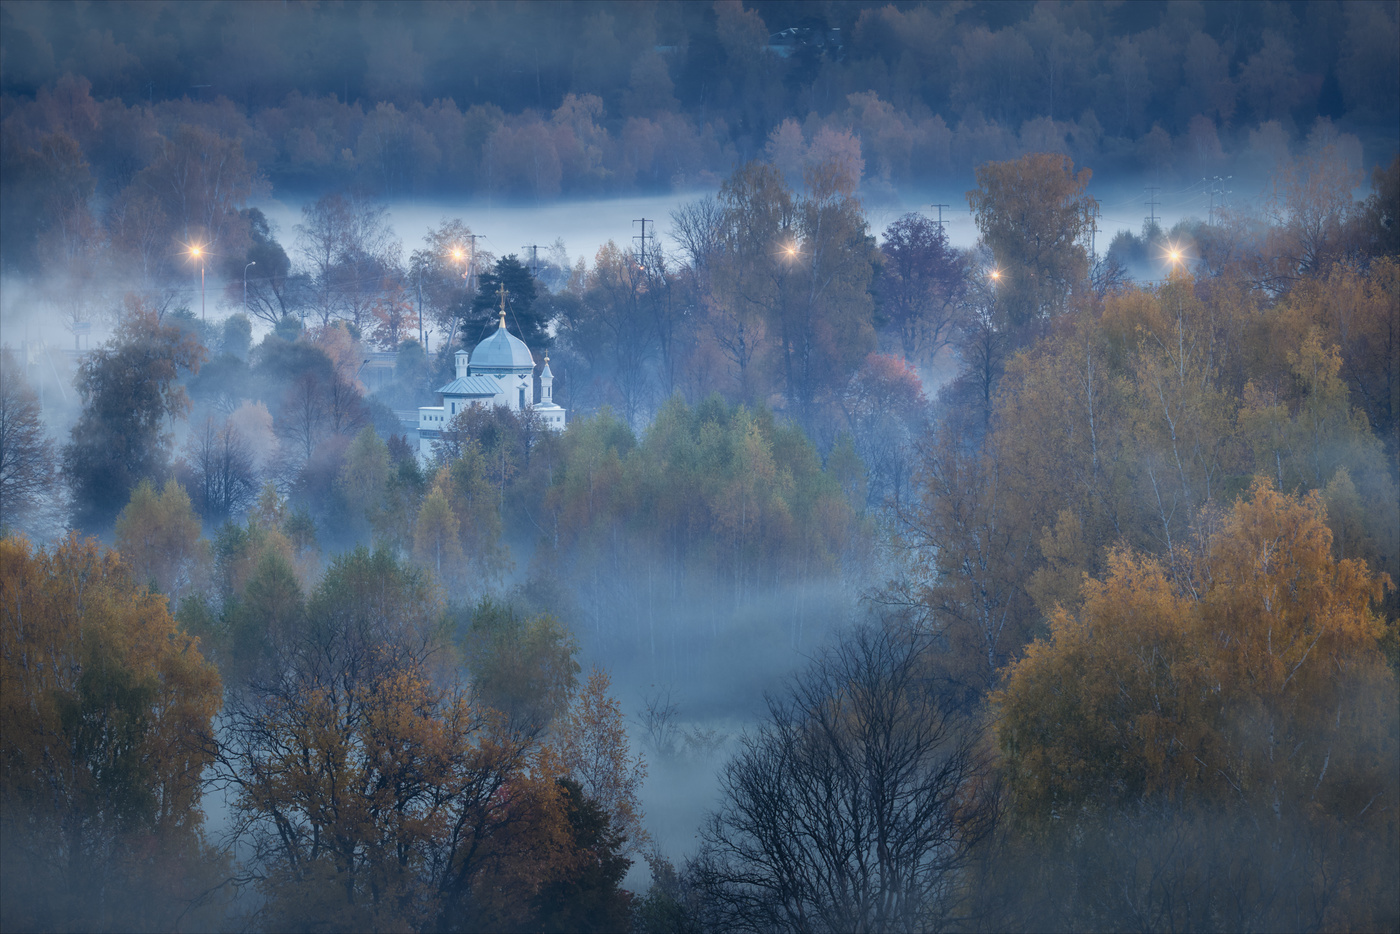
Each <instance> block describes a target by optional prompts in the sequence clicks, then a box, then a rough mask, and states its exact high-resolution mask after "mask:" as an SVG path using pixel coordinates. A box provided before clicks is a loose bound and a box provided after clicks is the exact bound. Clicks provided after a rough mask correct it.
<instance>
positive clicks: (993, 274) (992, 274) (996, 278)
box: [987, 269, 1001, 282]
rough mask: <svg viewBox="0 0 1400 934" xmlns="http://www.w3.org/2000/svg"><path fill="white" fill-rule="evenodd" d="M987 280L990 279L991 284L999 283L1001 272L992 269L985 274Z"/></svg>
mask: <svg viewBox="0 0 1400 934" xmlns="http://www.w3.org/2000/svg"><path fill="white" fill-rule="evenodd" d="M987 278H988V279H991V280H992V281H993V282H1000V281H1001V270H1000V269H993V270H992V271H991V272H989V273H987Z"/></svg>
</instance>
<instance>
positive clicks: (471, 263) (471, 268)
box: [466, 234, 485, 289]
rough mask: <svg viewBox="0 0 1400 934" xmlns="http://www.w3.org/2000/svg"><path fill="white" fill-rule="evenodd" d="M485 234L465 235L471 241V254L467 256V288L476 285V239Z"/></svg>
mask: <svg viewBox="0 0 1400 934" xmlns="http://www.w3.org/2000/svg"><path fill="white" fill-rule="evenodd" d="M484 236H485V234H467V235H466V237H467V239H468V240H470V241H471V242H472V251H471V255H470V256H468V257H467V288H468V289H473V288H475V287H476V241H478V240H480V239H481V238H482V237H484Z"/></svg>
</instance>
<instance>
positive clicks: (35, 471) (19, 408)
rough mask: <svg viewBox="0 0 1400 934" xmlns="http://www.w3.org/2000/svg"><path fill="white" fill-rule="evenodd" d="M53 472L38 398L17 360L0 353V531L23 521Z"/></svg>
mask: <svg viewBox="0 0 1400 934" xmlns="http://www.w3.org/2000/svg"><path fill="white" fill-rule="evenodd" d="M53 472H54V452H53V442H52V441H50V440H49V439H48V438H47V437H46V436H45V434H44V428H43V424H42V419H41V415H40V410H39V399H38V397H37V396H36V395H35V394H34V391H33V390H32V389H30V388H29V386H28V385H27V384H26V383H25V381H24V374H23V370H22V369H21V367H20V364H19V361H18V360H17V359H16V358H15V356H14V354H12V353H11V352H10V351H9V350H4V351H0V529H9V528H10V527H11V526H13V525H15V524H16V523H19V522H22V521H24V519H25V518H26V517H27V516H28V515H30V513H31V512H32V511H33V509H34V508H35V506H37V505H38V504H39V503H40V502H41V501H42V499H43V497H44V494H45V492H46V491H47V489H48V486H49V483H50V482H51V480H52V477H53Z"/></svg>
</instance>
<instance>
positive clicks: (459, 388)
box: [438, 376, 501, 396]
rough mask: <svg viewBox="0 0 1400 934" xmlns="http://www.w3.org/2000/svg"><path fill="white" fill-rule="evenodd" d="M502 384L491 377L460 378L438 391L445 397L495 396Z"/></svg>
mask: <svg viewBox="0 0 1400 934" xmlns="http://www.w3.org/2000/svg"><path fill="white" fill-rule="evenodd" d="M500 391H501V384H500V383H498V382H496V380H494V379H492V378H491V377H489V376H459V377H457V378H456V379H454V380H453V381H452V382H450V383H448V384H447V385H446V386H444V387H442V388H441V389H439V390H438V392H440V393H442V394H443V395H444V396H494V395H496V394H497V393H499V392H500Z"/></svg>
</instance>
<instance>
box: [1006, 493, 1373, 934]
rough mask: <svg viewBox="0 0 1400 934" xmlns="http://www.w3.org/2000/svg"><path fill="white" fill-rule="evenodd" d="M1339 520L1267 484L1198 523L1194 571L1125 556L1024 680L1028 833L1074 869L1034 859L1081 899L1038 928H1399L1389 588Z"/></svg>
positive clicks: (1021, 751)
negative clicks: (1355, 550) (1340, 554)
mask: <svg viewBox="0 0 1400 934" xmlns="http://www.w3.org/2000/svg"><path fill="white" fill-rule="evenodd" d="M1326 519H1327V517H1326V513H1325V509H1324V506H1323V498H1322V496H1321V494H1320V493H1318V492H1313V493H1310V494H1307V495H1305V496H1301V497H1294V496H1289V495H1287V494H1284V493H1280V492H1279V491H1278V490H1276V489H1274V488H1273V487H1272V486H1271V484H1270V483H1269V481H1268V480H1267V479H1264V478H1260V479H1257V480H1256V481H1255V482H1254V484H1253V486H1252V487H1251V489H1250V490H1249V492H1248V494H1247V495H1246V496H1245V497H1244V498H1242V499H1241V500H1240V501H1239V502H1238V503H1237V504H1236V505H1235V506H1234V507H1233V508H1232V509H1231V510H1229V511H1228V512H1221V511H1219V510H1210V509H1207V510H1205V511H1203V513H1202V515H1201V516H1200V518H1199V519H1198V526H1199V528H1198V540H1199V541H1201V542H1202V544H1201V545H1200V547H1199V549H1198V551H1197V553H1196V554H1195V555H1194V556H1193V560H1192V561H1191V562H1190V564H1189V566H1186V567H1184V568H1183V567H1182V565H1181V563H1180V562H1178V563H1177V565H1176V568H1175V569H1173V568H1171V567H1169V566H1168V565H1167V564H1166V563H1165V562H1163V561H1161V560H1159V559H1157V558H1154V557H1149V556H1144V555H1141V554H1137V553H1134V552H1132V551H1130V550H1128V549H1126V548H1123V549H1119V550H1116V551H1114V552H1113V553H1112V554H1111V556H1110V558H1109V561H1108V568H1107V571H1106V573H1105V575H1104V576H1103V578H1102V579H1097V580H1096V579H1086V581H1085V583H1084V588H1083V602H1082V604H1081V605H1080V606H1079V607H1078V609H1077V610H1076V611H1075V612H1070V611H1068V610H1065V609H1060V610H1058V611H1057V612H1055V613H1054V614H1053V615H1052V617H1051V619H1050V636H1049V638H1048V639H1046V640H1043V641H1041V640H1038V641H1036V642H1034V643H1033V644H1032V645H1031V646H1030V647H1029V648H1028V650H1027V652H1026V655H1025V657H1024V658H1023V659H1021V660H1020V661H1019V662H1017V663H1015V664H1014V665H1012V666H1011V667H1010V668H1009V669H1008V671H1007V673H1006V679H1005V682H1004V687H1003V689H1002V690H1001V691H999V692H998V693H997V694H996V695H995V696H994V698H995V704H996V707H997V709H998V712H999V714H1000V716H999V722H998V726H997V736H998V740H999V743H1000V747H1001V752H1002V755H1003V763H1004V770H1005V775H1006V778H1007V784H1008V788H1009V791H1010V803H1011V809H1012V813H1013V815H1014V816H1015V818H1016V819H1015V820H1014V821H1013V825H1014V828H1015V830H1014V833H1013V836H1014V835H1016V834H1019V835H1020V838H1021V840H1022V842H1023V844H1024V845H1027V846H1029V847H1030V848H1031V850H1032V851H1042V850H1043V849H1044V848H1046V847H1049V848H1051V849H1054V850H1055V851H1056V852H1058V853H1059V854H1060V856H1061V857H1062V858H1061V859H1060V861H1059V863H1058V864H1057V865H1056V866H1054V867H1048V866H1047V865H1046V864H1045V863H1044V861H1043V860H1040V861H1039V865H1040V868H1036V866H1037V860H1035V859H1032V860H1031V862H1030V863H1028V864H1027V865H1028V866H1029V867H1030V869H1028V871H1029V872H1031V873H1032V874H1033V875H1036V876H1037V877H1038V878H1039V880H1040V881H1039V883H1038V884H1039V885H1040V886H1041V887H1042V888H1043V890H1044V892H1046V893H1050V892H1056V891H1058V892H1066V891H1069V890H1070V889H1073V890H1074V892H1075V893H1077V894H1073V895H1071V896H1069V897H1068V898H1067V899H1065V900H1064V901H1063V903H1058V902H1057V903H1056V904H1057V910H1060V909H1063V910H1065V911H1066V912H1067V914H1066V915H1065V916H1064V917H1063V918H1061V919H1060V920H1059V921H1045V920H1044V919H1042V923H1050V924H1060V923H1062V924H1065V925H1069V926H1071V927H1085V926H1089V927H1117V926H1122V925H1124V924H1127V923H1135V924H1149V922H1147V921H1144V920H1143V919H1144V918H1156V920H1155V921H1152V922H1151V923H1150V925H1149V926H1157V925H1160V926H1172V927H1182V926H1198V925H1202V924H1205V925H1212V924H1219V925H1222V926H1224V927H1245V926H1261V927H1277V926H1283V927H1311V926H1334V927H1349V928H1357V927H1360V928H1370V927H1377V928H1388V927H1393V926H1394V923H1395V922H1396V920H1397V916H1396V913H1395V910H1394V905H1395V904H1397V901H1396V895H1397V894H1400V890H1398V889H1397V884H1396V879H1397V878H1400V877H1398V876H1397V875H1396V874H1395V873H1394V868H1395V866H1396V865H1397V862H1400V851H1397V848H1396V845H1395V842H1396V831H1397V811H1396V809H1395V808H1394V807H1393V805H1392V803H1393V802H1394V801H1395V800H1396V799H1397V796H1398V795H1400V770H1397V753H1398V752H1400V750H1397V734H1398V733H1400V711H1398V710H1397V691H1396V677H1395V673H1394V671H1393V670H1392V668H1391V667H1390V665H1388V664H1387V662H1386V660H1385V657H1384V656H1383V654H1382V652H1381V650H1380V640H1381V637H1382V635H1383V633H1384V631H1385V626H1384V624H1383V622H1382V620H1381V618H1380V617H1379V616H1378V614H1376V613H1375V612H1374V610H1373V607H1374V606H1375V604H1376V603H1377V601H1379V599H1380V598H1381V596H1382V593H1383V591H1384V589H1385V588H1386V587H1388V586H1390V582H1389V578H1388V577H1387V576H1386V575H1385V574H1373V573H1372V572H1371V571H1370V569H1369V568H1368V567H1367V566H1366V564H1365V563H1364V562H1362V561H1359V560H1356V559H1339V558H1337V557H1335V555H1334V552H1333V543H1332V532H1331V531H1330V529H1329V528H1328V526H1327V522H1326ZM1211 828H1215V829H1214V832H1212V830H1211ZM1027 841H1029V842H1027ZM1026 881H1027V885H1028V888H1027V891H1030V890H1032V889H1035V890H1037V891H1040V889H1036V883H1034V882H1033V881H1032V880H1026ZM1095 892H1097V893H1100V894H1098V895H1095V894H1093V893H1095ZM1036 897H1037V896H1035V895H1031V896H1029V898H1031V899H1032V900H1034V899H1035V898H1036ZM1066 905H1070V906H1071V907H1069V908H1065V906H1066ZM1133 919H1137V920H1133Z"/></svg>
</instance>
